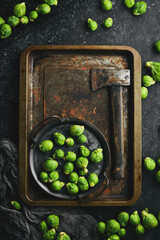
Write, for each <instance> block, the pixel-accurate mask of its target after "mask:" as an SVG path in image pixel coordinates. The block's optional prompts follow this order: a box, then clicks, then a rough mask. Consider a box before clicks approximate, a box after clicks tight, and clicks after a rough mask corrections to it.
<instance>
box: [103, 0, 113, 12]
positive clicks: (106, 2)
mask: <svg viewBox="0 0 160 240" xmlns="http://www.w3.org/2000/svg"><path fill="white" fill-rule="evenodd" d="M101 5H102V8H103V10H105V11H109V10H111V9H112V2H111V1H110V0H101Z"/></svg>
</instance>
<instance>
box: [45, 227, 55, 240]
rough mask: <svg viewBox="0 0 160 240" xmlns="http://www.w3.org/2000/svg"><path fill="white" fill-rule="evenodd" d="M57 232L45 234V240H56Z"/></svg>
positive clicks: (52, 231) (53, 230) (52, 230)
mask: <svg viewBox="0 0 160 240" xmlns="http://www.w3.org/2000/svg"><path fill="white" fill-rule="evenodd" d="M55 235H56V231H55V229H54V228H53V229H50V230H48V231H47V232H45V233H44V234H43V240H53V239H54V238H55Z"/></svg>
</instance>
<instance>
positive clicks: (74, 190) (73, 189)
mask: <svg viewBox="0 0 160 240" xmlns="http://www.w3.org/2000/svg"><path fill="white" fill-rule="evenodd" d="M66 186H67V190H68V192H69V193H70V194H77V193H78V192H79V188H78V186H77V185H76V184H75V183H70V182H69V183H67V185H66Z"/></svg>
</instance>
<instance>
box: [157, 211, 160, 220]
mask: <svg viewBox="0 0 160 240" xmlns="http://www.w3.org/2000/svg"><path fill="white" fill-rule="evenodd" d="M157 218H158V221H159V222H160V212H159V213H158V217H157Z"/></svg>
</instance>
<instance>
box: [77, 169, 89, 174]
mask: <svg viewBox="0 0 160 240" xmlns="http://www.w3.org/2000/svg"><path fill="white" fill-rule="evenodd" d="M87 173H88V169H87V168H81V169H79V175H80V176H85V175H87Z"/></svg>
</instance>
